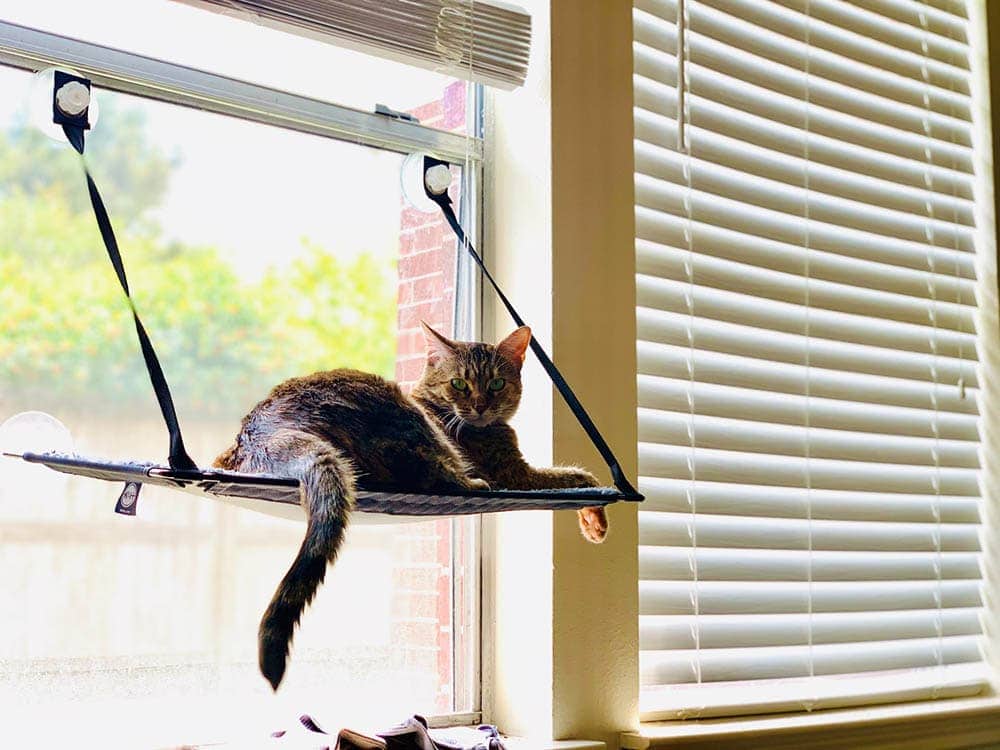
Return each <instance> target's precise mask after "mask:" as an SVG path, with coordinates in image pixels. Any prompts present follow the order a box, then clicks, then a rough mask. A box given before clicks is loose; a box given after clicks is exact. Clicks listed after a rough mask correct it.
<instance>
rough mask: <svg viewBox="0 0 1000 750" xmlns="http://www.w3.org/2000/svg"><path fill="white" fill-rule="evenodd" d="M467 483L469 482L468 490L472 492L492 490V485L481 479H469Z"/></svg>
mask: <svg viewBox="0 0 1000 750" xmlns="http://www.w3.org/2000/svg"><path fill="white" fill-rule="evenodd" d="M467 482H468V485H467V486H468V489H470V490H483V491H489V489H490V483H489V482H487V481H486V480H485V479H479V478H478V477H469V479H468V480H467Z"/></svg>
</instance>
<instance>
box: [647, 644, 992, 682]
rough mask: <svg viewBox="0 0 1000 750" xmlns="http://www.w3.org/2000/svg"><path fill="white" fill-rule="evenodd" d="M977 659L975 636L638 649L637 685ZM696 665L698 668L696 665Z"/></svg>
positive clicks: (904, 667)
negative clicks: (821, 643)
mask: <svg viewBox="0 0 1000 750" xmlns="http://www.w3.org/2000/svg"><path fill="white" fill-rule="evenodd" d="M981 658H982V656H981V654H980V651H979V639H978V637H977V636H965V635H957V636H946V637H942V638H933V639H931V638H926V639H905V640H895V641H881V642H879V641H876V642H867V643H845V644H824V645H815V646H813V647H812V648H809V647H805V646H775V647H762V648H752V649H701V650H698V651H694V652H691V651H680V650H671V651H664V652H657V651H643V653H642V655H641V656H640V658H639V675H640V681H641V683H642V684H647V685H648V684H652V685H662V684H665V683H669V684H675V683H683V682H694V681H695V679H696V678H697V677H700V678H701V680H702V681H704V682H715V681H721V680H767V679H775V678H779V677H805V676H807V675H809V674H810V665H811V667H812V672H814V673H815V674H818V675H826V674H843V673H844V672H854V673H856V672H875V671H884V670H888V669H912V668H915V667H930V666H934V665H935V664H937V663H939V662H943V663H944V664H957V663H961V662H975V661H979V660H980V659H981ZM696 662H697V667H696Z"/></svg>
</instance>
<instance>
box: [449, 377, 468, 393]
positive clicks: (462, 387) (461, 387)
mask: <svg viewBox="0 0 1000 750" xmlns="http://www.w3.org/2000/svg"><path fill="white" fill-rule="evenodd" d="M451 387H452V388H454V389H455V390H456V391H462V392H463V393H464V392H465V391H467V390H469V384H468V383H466V382H465V381H464V380H462V379H461V378H452V380H451Z"/></svg>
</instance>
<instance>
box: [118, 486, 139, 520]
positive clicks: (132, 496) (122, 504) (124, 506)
mask: <svg viewBox="0 0 1000 750" xmlns="http://www.w3.org/2000/svg"><path fill="white" fill-rule="evenodd" d="M140 489H142V485H141V484H140V483H139V482H126V483H125V489H123V490H122V494H120V495H119V496H118V502H117V503H116V504H115V513H121V514H122V515H123V516H134V515H135V508H136V506H137V505H138V504H139V490H140Z"/></svg>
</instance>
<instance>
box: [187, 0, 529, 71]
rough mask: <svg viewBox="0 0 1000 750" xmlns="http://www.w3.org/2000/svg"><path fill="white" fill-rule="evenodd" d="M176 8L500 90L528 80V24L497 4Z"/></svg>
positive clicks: (348, 0) (222, 0)
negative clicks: (210, 12)
mask: <svg viewBox="0 0 1000 750" xmlns="http://www.w3.org/2000/svg"><path fill="white" fill-rule="evenodd" d="M179 2H184V3H187V4H188V5H196V6H199V7H202V8H206V9H209V10H213V11H216V12H220V13H224V14H226V15H231V16H235V17H237V18H242V19H245V20H249V21H253V22H256V23H261V24H264V25H268V26H272V27H275V28H279V29H282V30H284V31H289V32H292V33H296V34H302V35H305V36H309V37H312V38H315V39H319V40H321V41H327V42H332V43H334V44H339V45H341V46H347V47H351V48H354V49H360V50H362V51H364V52H369V53H371V54H375V55H379V56H382V57H390V58H392V59H396V60H400V61H403V62H407V63H410V64H414V65H419V66H421V67H425V68H430V69H432V70H436V71H438V72H442V73H447V74H448V75H453V76H456V77H458V78H468V79H470V80H474V81H477V82H479V83H486V84H489V85H493V86H498V87H500V88H504V89H512V88H516V87H517V86H520V85H521V84H523V83H524V79H525V76H526V75H527V70H528V53H529V48H530V46H531V16H530V15H529V14H528V13H527V12H526V11H524V10H523V9H521V8H519V7H517V6H515V5H511V4H508V3H506V2H502V0H179ZM339 72H340V73H345V74H346V73H347V72H346V71H339ZM337 73H338V71H332V72H331V74H332V75H336V74H337Z"/></svg>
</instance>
